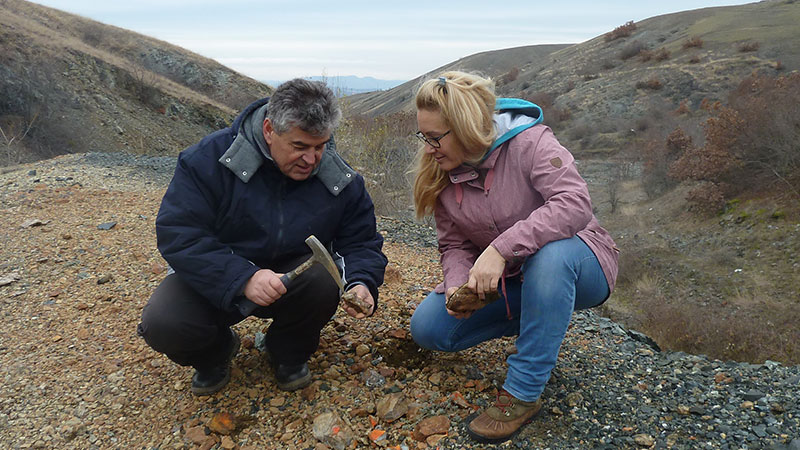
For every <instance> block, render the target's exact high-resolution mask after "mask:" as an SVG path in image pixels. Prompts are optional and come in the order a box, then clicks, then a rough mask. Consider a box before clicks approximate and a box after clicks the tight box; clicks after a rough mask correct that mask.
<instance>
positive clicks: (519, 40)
mask: <svg viewBox="0 0 800 450" xmlns="http://www.w3.org/2000/svg"><path fill="white" fill-rule="evenodd" d="M34 3H38V4H41V5H45V6H50V7H53V8H56V9H60V10H62V11H67V12H70V13H73V14H78V15H81V16H84V17H88V18H90V19H94V20H97V21H100V22H103V23H106V24H110V25H115V26H118V27H121V28H125V29H128V30H131V31H136V32H138V33H142V34H145V35H148V36H151V37H154V38H157V39H160V40H164V41H167V42H169V43H172V44H175V45H178V46H180V47H183V48H186V49H188V50H191V51H193V52H195V53H199V54H200V55H203V56H205V57H208V58H212V59H214V60H216V61H218V62H219V63H221V64H223V65H225V66H228V67H230V68H232V69H233V70H236V71H238V72H241V73H243V74H245V75H247V76H250V77H252V78H255V79H257V80H262V81H264V80H287V79H290V78H294V77H308V76H326V77H337V76H347V75H355V76H359V77H374V78H378V79H384V80H410V79H413V78H416V77H418V76H420V75H423V74H425V73H427V72H430V71H432V70H434V69H436V68H438V67H440V66H443V65H445V64H448V63H451V62H453V61H455V60H457V59H459V58H462V57H465V56H469V55H473V54H475V53H479V52H483V51H488V50H499V49H504V48H511V47H519V46H523V45H537V44H566V43H579V42H584V41H587V40H589V39H592V38H594V37H596V36H599V35H601V34H604V33H606V32H608V31H611V30H612V29H614V28H615V27H617V26H619V25H622V24H624V23H625V22H627V21H630V20H633V21H640V20H643V19H647V18H649V17H653V16H657V15H661V14H668V13H672V12H679V11H685V10H690V9H697V8H705V7H710V6H726V5H736V4H744V3H750V2H737V1H717V0H672V1H669V2H667V1H649V0H647V1H633V0H631V1H621V0H617V1H613V0H612V1H602V2H601V1H591V0H580V1H569V0H563V1H555V2H541V1H534V0H503V1H500V2H486V1H484V2H477V1H473V0H461V1H458V2H453V1H451V2H434V1H417V0H406V1H396V0H395V1H389V2H386V1H381V0H363V1H362V0H356V1H347V0H339V1H317V0H308V1H302V0H301V1H296V0H295V1H289V0H286V1H283V0H224V1H222V0H127V1H115V0H107V1H97V0H36V1H35V2H34Z"/></svg>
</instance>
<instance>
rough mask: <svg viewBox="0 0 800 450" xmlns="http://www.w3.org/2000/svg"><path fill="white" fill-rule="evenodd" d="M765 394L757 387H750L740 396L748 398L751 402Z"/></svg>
mask: <svg viewBox="0 0 800 450" xmlns="http://www.w3.org/2000/svg"><path fill="white" fill-rule="evenodd" d="M765 395H766V394H764V393H763V392H761V391H759V390H757V389H750V390H749V391H747V392H745V393H743V394H742V398H743V399H745V400H749V401H751V402H754V401H756V400H758V399H760V398H762V397H764V396H765Z"/></svg>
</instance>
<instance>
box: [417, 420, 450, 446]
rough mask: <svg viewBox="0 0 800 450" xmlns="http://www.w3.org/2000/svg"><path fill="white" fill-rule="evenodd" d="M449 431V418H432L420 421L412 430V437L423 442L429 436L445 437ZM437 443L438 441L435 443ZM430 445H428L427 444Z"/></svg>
mask: <svg viewBox="0 0 800 450" xmlns="http://www.w3.org/2000/svg"><path fill="white" fill-rule="evenodd" d="M449 430H450V418H448V417H447V416H433V417H428V418H426V419H423V420H421V421H420V422H419V423H418V424H417V426H416V427H415V428H414V433H413V434H412V437H413V438H414V439H416V440H417V441H420V442H424V441H425V440H426V439H427V438H428V436H431V435H446V434H447V432H448V431H449ZM437 442H438V441H437ZM428 444H429V445H430V443H428Z"/></svg>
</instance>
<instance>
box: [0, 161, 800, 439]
mask: <svg viewBox="0 0 800 450" xmlns="http://www.w3.org/2000/svg"><path fill="white" fill-rule="evenodd" d="M173 166H174V159H173V158H166V157H160V158H148V157H141V156H139V157H134V156H130V155H126V154H121V153H115V154H103V153H89V154H78V155H69V156H63V157H58V158H55V159H51V160H46V161H41V162H39V163H36V164H29V165H22V166H15V167H13V168H10V169H8V170H5V171H4V172H3V173H2V174H0V186H2V189H0V210H1V211H2V214H0V238H1V239H2V241H3V243H4V244H3V246H2V250H1V251H2V254H0V299H1V300H0V311H1V312H2V314H3V316H4V318H5V320H4V326H3V328H2V329H1V330H0V379H2V380H3V383H2V384H1V385H0V405H2V407H0V445H2V447H3V448H80V449H104V448H143V449H148V450H155V449H168V448H174V449H183V448H186V449H193V448H203V449H210V448H217V449H223V448H224V449H261V448H279V449H317V450H322V449H330V448H335V449H343V448H376V447H377V448H391V449H424V448H441V449H463V448H552V449H583V448H676V449H678V448H680V449H696V448H713V449H716V448H720V449H733V448H737V449H744V448H747V449H757V448H769V449H793V450H797V449H800V431H798V430H800V405H798V403H797V398H796V393H797V392H798V387H800V367H799V366H785V365H781V364H779V363H776V362H769V361H768V362H765V363H764V364H745V363H736V362H733V361H718V360H712V359H709V358H707V357H705V356H702V355H690V354H686V353H680V352H666V351H659V350H658V348H657V347H656V346H655V345H654V344H653V342H652V341H651V340H650V339H649V338H647V337H646V336H643V335H641V334H639V333H636V332H635V331H632V330H627V329H625V328H623V327H622V326H620V325H618V324H616V323H614V322H612V321H610V320H608V319H604V318H601V317H599V316H597V315H596V314H594V313H592V312H579V313H576V314H575V317H574V320H573V323H572V325H571V327H570V330H569V332H568V335H567V338H566V340H565V342H564V345H563V346H562V349H561V357H560V360H559V363H558V366H557V368H556V370H555V371H554V373H553V377H552V378H551V380H550V382H549V383H548V386H547V388H546V390H545V393H544V399H545V406H544V413H543V414H542V415H541V416H540V417H538V418H537V419H535V420H534V422H533V423H532V424H530V425H528V426H527V427H526V428H525V429H524V430H523V431H522V433H521V434H520V435H519V436H518V437H517V438H516V439H515V440H514V441H511V442H508V443H505V444H501V445H498V446H495V447H493V446H483V445H476V444H474V443H472V442H471V441H470V440H469V438H468V437H467V436H466V433H465V432H464V428H463V423H462V421H463V419H464V418H465V417H466V416H468V415H469V414H471V413H472V412H473V411H474V410H475V409H476V408H479V407H482V406H484V405H486V404H487V403H489V402H491V401H492V400H493V396H494V393H493V392H494V388H493V385H494V383H495V382H496V381H499V380H502V379H503V376H504V372H505V363H504V359H505V357H506V356H507V355H508V354H509V353H510V352H513V351H514V348H513V339H503V340H498V341H495V342H489V343H485V344H483V345H480V346H478V347H476V348H474V349H470V350H468V351H464V352H461V353H458V354H439V353H432V352H427V351H423V350H421V349H419V348H417V347H416V346H415V345H414V343H413V341H411V340H410V339H409V336H408V322H409V318H410V315H411V313H412V311H413V310H414V308H415V306H416V305H417V304H418V303H419V302H420V301H421V300H422V299H423V298H424V296H425V293H426V292H427V291H428V290H429V289H431V288H432V287H433V286H434V285H435V284H436V282H437V280H438V278H439V276H440V275H439V269H438V266H437V256H436V251H435V248H434V247H433V236H432V234H431V230H430V229H429V228H426V227H424V226H420V225H417V224H414V223H410V222H401V221H396V220H392V219H389V218H381V219H380V224H379V226H380V229H381V230H382V231H383V233H384V235H385V237H386V239H387V243H386V248H385V250H386V253H387V255H388V257H389V260H390V269H389V272H388V274H387V283H386V284H385V285H384V286H383V287H381V308H380V309H379V311H378V312H377V313H376V314H375V316H373V317H372V318H370V319H368V320H360V321H359V320H355V319H352V318H350V317H349V316H347V315H346V314H344V313H342V312H339V313H337V315H336V316H335V318H334V320H333V321H332V322H331V323H330V324H329V325H328V326H327V327H326V328H325V329H324V330H323V340H322V343H321V347H320V350H319V351H318V352H317V353H316V354H315V355H314V357H313V358H312V360H311V363H310V367H311V369H312V371H313V372H314V380H315V381H314V383H313V384H312V385H311V386H310V387H309V388H307V389H304V390H303V391H301V392H296V393H284V392H281V391H279V390H277V388H276V386H275V383H274V380H273V378H272V376H271V374H270V373H269V371H268V370H266V364H265V362H264V358H263V354H262V352H261V351H260V350H259V343H260V342H259V339H260V335H261V333H263V331H264V330H265V329H266V327H267V326H268V322H262V321H259V320H255V319H248V320H246V321H244V322H242V323H241V324H239V325H237V326H236V327H235V328H236V330H237V331H238V332H239V333H240V335H241V336H243V343H244V345H243V348H242V350H241V351H240V353H239V354H238V356H237V357H236V358H235V360H234V362H233V379H232V381H231V383H230V385H229V386H228V387H227V388H226V389H225V390H223V391H222V392H220V393H219V394H216V395H214V396H209V397H194V396H192V395H191V393H190V392H189V378H190V376H191V370H190V369H187V368H181V367H178V366H175V365H174V364H172V363H171V362H170V361H169V360H167V359H166V358H165V357H163V356H162V355H159V354H157V353H155V352H153V351H152V350H150V349H149V348H148V347H147V346H146V345H145V344H144V342H143V341H142V340H141V339H140V338H138V337H137V336H136V334H135V327H136V324H137V322H138V320H139V316H140V313H141V308H142V306H143V305H144V304H145V302H146V300H147V298H148V296H149V295H150V293H151V292H152V290H153V289H154V288H155V286H157V285H158V283H159V281H160V280H161V279H162V278H163V277H164V275H165V274H164V261H163V260H162V259H161V258H160V256H159V255H158V253H157V251H156V249H155V234H154V223H153V222H154V217H155V214H156V212H157V209H158V204H159V200H160V197H161V195H162V194H163V191H164V189H165V187H166V184H167V183H168V181H169V179H170V176H171V173H172V168H173Z"/></svg>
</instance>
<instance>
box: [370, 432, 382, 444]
mask: <svg viewBox="0 0 800 450" xmlns="http://www.w3.org/2000/svg"><path fill="white" fill-rule="evenodd" d="M384 439H386V430H372V431H370V432H369V440H370V441H372V442H374V443H378V442H380V441H382V440H384Z"/></svg>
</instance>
